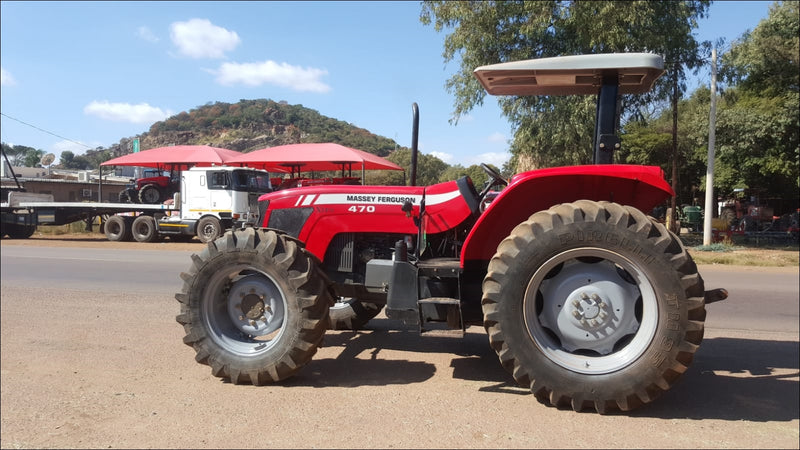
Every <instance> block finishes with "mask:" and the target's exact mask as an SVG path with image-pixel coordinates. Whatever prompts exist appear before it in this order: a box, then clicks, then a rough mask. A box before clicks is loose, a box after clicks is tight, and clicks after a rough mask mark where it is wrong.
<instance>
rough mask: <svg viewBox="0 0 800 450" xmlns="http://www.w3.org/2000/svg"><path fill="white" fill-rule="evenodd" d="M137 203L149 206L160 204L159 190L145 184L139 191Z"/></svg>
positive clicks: (152, 185)
mask: <svg viewBox="0 0 800 450" xmlns="http://www.w3.org/2000/svg"><path fill="white" fill-rule="evenodd" d="M139 201H141V202H142V203H145V204H149V205H157V204H159V203H161V189H159V187H158V186H156V185H155V184H146V185H144V186H142V188H141V189H140V190H139Z"/></svg>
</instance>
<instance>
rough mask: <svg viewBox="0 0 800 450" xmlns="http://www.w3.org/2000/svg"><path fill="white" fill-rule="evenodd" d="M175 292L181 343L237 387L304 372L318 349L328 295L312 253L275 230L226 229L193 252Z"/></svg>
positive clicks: (322, 331)
mask: <svg viewBox="0 0 800 450" xmlns="http://www.w3.org/2000/svg"><path fill="white" fill-rule="evenodd" d="M192 259H193V263H192V266H191V267H190V269H189V272H188V273H182V274H181V278H182V279H183V280H184V284H183V289H182V291H181V292H180V293H178V294H176V295H175V298H176V299H177V300H178V301H179V302H180V305H181V312H180V314H179V315H178V316H177V317H176V320H177V321H178V323H180V324H181V325H183V328H184V331H185V332H186V336H185V337H184V339H183V341H184V343H186V344H187V345H189V346H191V347H192V348H194V350H195V352H196V353H197V355H196V357H195V359H196V360H197V362H199V363H202V364H207V365H209V366H211V372H212V374H213V375H214V376H217V377H220V378H228V379H230V381H231V382H232V383H234V384H239V383H252V384H254V385H262V384H266V383H270V382H276V381H280V380H284V379H286V378H288V377H290V376H292V375H293V374H295V373H296V372H297V371H299V370H300V369H301V368H302V367H303V366H304V365H305V364H306V363H308V362H309V361H310V360H311V357H312V356H313V355H314V354H315V353H316V352H317V347H318V346H319V344H320V343H321V341H322V337H323V335H324V333H325V330H326V328H327V322H328V307H329V306H330V305H331V304H332V303H333V302H332V300H331V296H330V293H329V291H328V287H327V285H326V283H327V281H326V280H327V278H326V277H325V275H324V274H323V273H322V271H321V270H320V269H319V268H318V266H317V263H316V260H315V259H314V257H313V256H312V255H311V254H310V253H308V252H307V251H306V250H305V249H304V248H303V247H301V246H300V245H299V244H298V243H297V242H295V241H294V240H292V239H290V238H288V237H286V236H284V235H281V234H278V233H276V232H275V231H271V230H255V229H253V228H247V229H244V230H237V231H235V232H228V233H226V234H225V235H224V236H223V237H222V238H220V239H218V240H216V241H215V242H212V243H210V244H209V245H208V247H207V248H206V249H205V250H203V251H202V252H201V253H200V254H199V255H194V256H193V257H192Z"/></svg>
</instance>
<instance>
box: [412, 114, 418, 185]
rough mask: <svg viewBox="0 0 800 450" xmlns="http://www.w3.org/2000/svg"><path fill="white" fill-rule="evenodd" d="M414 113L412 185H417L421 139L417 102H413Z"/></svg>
mask: <svg viewBox="0 0 800 450" xmlns="http://www.w3.org/2000/svg"><path fill="white" fill-rule="evenodd" d="M411 111H412V112H413V114H414V117H413V121H412V125H411V186H416V185H417V153H418V152H419V150H417V142H418V141H419V107H418V106H417V102H414V103H412V104H411Z"/></svg>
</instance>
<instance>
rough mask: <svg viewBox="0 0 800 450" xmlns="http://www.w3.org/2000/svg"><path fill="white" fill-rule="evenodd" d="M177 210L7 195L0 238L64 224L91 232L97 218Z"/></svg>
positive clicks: (2, 207)
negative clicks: (78, 224) (82, 224)
mask: <svg viewBox="0 0 800 450" xmlns="http://www.w3.org/2000/svg"><path fill="white" fill-rule="evenodd" d="M42 199H44V200H50V201H41V200H42ZM177 211H179V208H177V207H175V206H173V205H163V204H162V205H148V204H135V203H111V202H108V203H102V202H54V201H52V195H49V194H30V193H26V192H10V193H9V196H8V202H3V203H0V212H2V225H3V236H9V237H11V238H18V239H19V238H27V237H30V236H31V235H32V234H33V232H34V231H35V230H36V227H37V226H38V225H66V224H69V223H73V222H77V221H79V220H82V221H84V222H85V223H86V229H87V230H88V231H92V225H93V224H94V222H95V219H96V218H97V217H105V218H107V217H110V216H113V215H117V214H125V213H131V214H133V215H142V214H144V215H148V216H156V215H159V214H160V215H168V214H171V213H173V212H177ZM131 217H132V218H131V220H133V219H134V218H133V216H131Z"/></svg>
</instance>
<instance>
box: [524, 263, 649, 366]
mask: <svg viewBox="0 0 800 450" xmlns="http://www.w3.org/2000/svg"><path fill="white" fill-rule="evenodd" d="M579 258H580V259H579ZM524 318H525V325H526V327H527V330H528V333H529V334H530V337H531V339H532V340H533V342H534V343H535V345H536V346H537V347H538V348H539V349H540V350H541V351H542V353H543V354H544V355H545V356H547V358H549V359H550V360H551V361H553V362H554V363H556V364H558V365H559V366H561V367H564V368H565V369H569V370H571V371H573V372H578V373H583V374H605V373H611V372H615V371H617V370H620V369H623V368H625V367H627V366H629V365H630V364H632V363H633V362H634V361H636V360H637V359H638V358H639V357H641V356H642V354H643V353H644V352H645V350H647V348H648V347H649V345H650V343H651V342H652V340H653V336H654V335H655V332H656V327H657V324H658V301H657V298H656V295H655V291H654V290H653V287H652V284H651V282H650V281H649V279H648V278H647V276H646V275H645V274H644V273H643V272H642V271H641V269H639V267H638V266H637V265H636V264H634V263H633V262H631V261H630V260H629V259H628V258H626V257H624V256H622V255H620V254H619V253H616V252H612V251H610V250H605V249H601V248H593V247H586V248H577V249H572V250H567V251H564V252H561V253H559V254H557V255H555V256H553V257H552V258H550V259H549V260H548V261H547V262H545V263H544V264H543V265H542V266H541V267H539V268H538V269H537V270H536V272H535V273H534V275H533V277H532V278H531V279H530V281H529V282H528V287H527V289H526V291H525V298H524Z"/></svg>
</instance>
